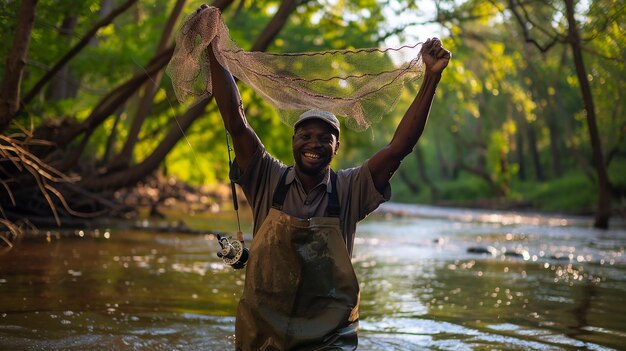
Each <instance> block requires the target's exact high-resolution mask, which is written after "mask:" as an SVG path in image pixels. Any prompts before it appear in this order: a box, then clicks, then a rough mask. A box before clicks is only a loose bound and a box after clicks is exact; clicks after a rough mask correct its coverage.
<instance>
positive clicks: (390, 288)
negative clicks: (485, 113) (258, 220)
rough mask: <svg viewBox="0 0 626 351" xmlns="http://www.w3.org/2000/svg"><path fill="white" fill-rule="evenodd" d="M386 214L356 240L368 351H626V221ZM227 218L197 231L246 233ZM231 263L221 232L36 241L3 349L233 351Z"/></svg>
mask: <svg viewBox="0 0 626 351" xmlns="http://www.w3.org/2000/svg"><path fill="white" fill-rule="evenodd" d="M385 208H386V209H387V210H392V211H393V212H394V213H399V214H402V216H397V215H386V216H385V215H374V216H370V218H368V219H367V220H366V221H365V222H363V223H361V224H360V225H359V227H358V233H357V239H356V241H355V249H354V258H353V264H354V266H355V270H356V272H357V276H358V277H359V281H360V284H361V312H360V316H361V322H360V323H361V324H360V325H361V332H360V336H359V343H360V347H359V350H385V351H386V350H611V349H626V304H624V302H623V300H624V296H626V258H625V257H624V246H625V244H626V230H625V229H624V228H623V226H622V227H621V228H618V229H611V230H609V231H597V230H593V229H591V228H589V222H590V220H589V219H588V218H573V217H560V216H542V215H520V214H515V213H501V212H488V211H472V210H458V209H440V208H432V207H423V206H422V207H415V206H402V205H395V204H389V205H386V207H385ZM218 220H219V221H218ZM223 220H224V216H222V215H220V216H217V217H210V218H204V217H195V218H187V219H186V222H187V223H190V225H192V226H193V227H194V228H213V229H217V230H224V229H223V228H224V227H225V226H227V227H230V228H235V225H234V223H233V222H229V221H228V220H227V221H226V222H223ZM226 230H227V229H226ZM468 249H471V250H470V251H474V252H468ZM487 249H488V250H487ZM480 251H485V252H488V251H490V252H489V253H480ZM216 252H217V244H216V240H215V238H214V236H213V235H211V233H210V232H206V233H205V234H199V235H198V234H181V233H176V232H172V233H155V232H150V231H146V230H119V229H107V228H98V229H90V230H87V229H83V230H75V231H71V232H70V233H59V232H55V231H50V232H46V231H43V232H42V233H40V235H38V236H36V237H34V238H29V239H24V240H22V242H21V243H20V244H19V245H18V246H17V247H16V248H15V249H13V250H12V251H10V252H9V253H8V254H5V255H3V256H0V297H1V299H0V349H3V350H85V349H97V350H229V349H234V348H233V334H234V314H235V308H236V303H237V300H238V297H239V295H240V294H241V290H242V287H243V273H242V272H240V271H233V270H232V269H230V268H227V267H224V266H223V265H222V264H221V261H219V260H218V258H217V257H216Z"/></svg>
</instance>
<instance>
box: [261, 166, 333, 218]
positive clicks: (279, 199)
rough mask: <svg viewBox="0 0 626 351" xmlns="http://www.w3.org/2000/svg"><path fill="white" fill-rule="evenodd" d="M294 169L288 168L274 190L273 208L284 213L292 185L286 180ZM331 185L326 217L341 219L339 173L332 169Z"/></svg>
mask: <svg viewBox="0 0 626 351" xmlns="http://www.w3.org/2000/svg"><path fill="white" fill-rule="evenodd" d="M291 168H292V167H287V169H285V171H284V172H283V174H282V175H281V176H280V180H279V181H278V185H277V186H276V189H275V190H274V196H273V198H272V207H273V208H275V209H277V210H279V211H282V209H283V204H284V203H285V197H287V191H289V186H290V185H291V183H290V184H286V182H285V180H286V179H287V173H289V170H290V169H291ZM330 185H331V190H332V191H331V193H330V198H329V199H328V205H327V206H326V215H327V216H328V217H339V214H340V213H339V195H338V192H337V173H335V172H334V171H333V170H332V169H331V170H330Z"/></svg>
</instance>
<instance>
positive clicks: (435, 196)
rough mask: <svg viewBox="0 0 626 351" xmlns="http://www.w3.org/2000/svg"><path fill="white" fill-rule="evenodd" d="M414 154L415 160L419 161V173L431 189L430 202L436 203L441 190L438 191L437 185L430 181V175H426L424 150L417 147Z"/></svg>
mask: <svg viewBox="0 0 626 351" xmlns="http://www.w3.org/2000/svg"><path fill="white" fill-rule="evenodd" d="M413 154H415V160H416V161H417V173H418V174H419V176H420V178H421V179H422V181H423V182H424V184H426V186H428V189H430V200H431V201H432V202H435V201H437V199H438V198H439V189H437V187H436V186H435V184H434V183H433V182H432V181H431V180H430V178H428V174H426V163H425V162H424V154H423V153H422V148H421V147H419V145H416V146H415V150H414V151H413Z"/></svg>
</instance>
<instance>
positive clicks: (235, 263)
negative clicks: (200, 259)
mask: <svg viewBox="0 0 626 351" xmlns="http://www.w3.org/2000/svg"><path fill="white" fill-rule="evenodd" d="M217 242H218V243H219V244H220V247H221V250H220V251H219V252H218V253H217V257H219V258H221V259H222V261H224V264H226V265H229V266H231V267H233V268H234V269H242V268H244V267H245V266H246V263H248V258H249V257H250V251H249V250H248V248H246V247H244V246H243V240H233V238H227V237H225V236H221V235H219V234H217Z"/></svg>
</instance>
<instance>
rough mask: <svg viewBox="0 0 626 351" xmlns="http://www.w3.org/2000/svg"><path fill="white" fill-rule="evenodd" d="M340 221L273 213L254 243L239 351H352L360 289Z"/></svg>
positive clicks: (238, 331)
mask: <svg viewBox="0 0 626 351" xmlns="http://www.w3.org/2000/svg"><path fill="white" fill-rule="evenodd" d="M339 226H340V225H339V218H332V217H316V218H311V219H298V218H295V217H292V216H289V215H287V214H285V213H283V212H281V211H279V210H277V209H275V208H272V209H271V210H270V212H269V214H268V216H267V218H266V219H265V221H264V222H263V225H262V226H261V229H260V230H259V232H258V233H257V235H256V236H255V238H254V239H253V241H252V246H251V247H250V260H249V262H248V266H247V270H246V283H245V286H244V293H243V296H242V298H241V300H240V302H239V306H238V309H237V321H236V327H235V330H236V345H237V350H302V351H310V350H355V349H356V346H357V334H356V332H357V329H358V303H359V285H358V281H357V278H356V275H355V273H354V269H353V268H352V263H351V262H350V258H349V256H348V251H347V250H346V247H345V243H344V242H343V238H342V235H341V233H340V230H339Z"/></svg>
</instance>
